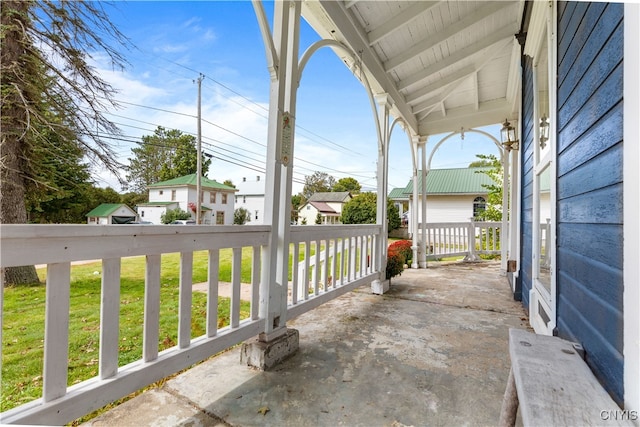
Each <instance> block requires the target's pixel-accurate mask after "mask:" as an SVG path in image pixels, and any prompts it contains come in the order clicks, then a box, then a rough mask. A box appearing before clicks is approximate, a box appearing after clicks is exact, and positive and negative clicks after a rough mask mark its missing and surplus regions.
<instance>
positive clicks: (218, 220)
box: [216, 211, 224, 225]
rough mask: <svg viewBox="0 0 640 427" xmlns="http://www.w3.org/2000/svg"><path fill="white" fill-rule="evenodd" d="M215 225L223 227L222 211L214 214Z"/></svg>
mask: <svg viewBox="0 0 640 427" xmlns="http://www.w3.org/2000/svg"><path fill="white" fill-rule="evenodd" d="M216 224H217V225H224V212H223V211H218V212H216Z"/></svg>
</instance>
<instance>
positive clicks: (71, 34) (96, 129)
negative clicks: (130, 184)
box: [0, 0, 126, 284]
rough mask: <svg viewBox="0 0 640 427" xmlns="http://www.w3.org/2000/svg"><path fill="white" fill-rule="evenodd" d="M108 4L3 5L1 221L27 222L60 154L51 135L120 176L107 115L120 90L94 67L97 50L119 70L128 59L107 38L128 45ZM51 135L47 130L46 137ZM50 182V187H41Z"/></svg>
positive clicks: (16, 270) (25, 270)
mask: <svg viewBox="0 0 640 427" xmlns="http://www.w3.org/2000/svg"><path fill="white" fill-rule="evenodd" d="M103 5H104V3H102V2H84V1H64V2H55V1H40V2H35V1H23V0H3V2H2V7H1V8H0V21H1V26H2V30H1V33H0V37H1V43H2V49H1V50H0V79H1V82H0V84H1V92H2V106H1V108H2V114H1V118H2V119H1V120H2V122H1V124H0V127H1V128H2V136H1V139H2V140H1V142H0V158H1V159H2V169H1V176H0V194H1V195H2V200H1V202H0V222H1V223H3V224H22V223H26V222H27V199H28V197H29V196H28V191H29V185H30V183H33V182H40V181H41V180H40V176H39V174H38V172H37V165H38V164H39V163H40V161H41V160H42V158H43V157H49V156H51V157H56V152H55V149H56V147H55V146H54V145H53V144H49V143H48V141H47V139H46V136H47V135H49V136H50V135H51V134H57V135H59V136H60V137H61V138H66V139H67V140H68V141H69V142H71V141H74V142H75V143H77V144H78V146H79V147H80V149H81V150H82V151H83V153H84V155H86V156H88V157H89V158H90V160H92V161H96V162H99V163H102V164H103V165H104V166H105V167H106V168H107V169H108V170H110V171H112V172H113V173H114V174H115V175H116V176H118V173H119V169H120V165H119V163H118V162H117V160H116V156H115V154H114V153H113V151H112V149H111V146H110V145H109V143H107V142H104V141H103V140H102V139H101V138H100V135H104V134H108V135H114V134H117V133H118V132H117V127H116V126H115V125H114V124H113V123H112V122H110V121H109V120H108V119H107V118H106V117H105V116H104V114H103V112H104V111H105V109H106V108H107V107H108V106H110V105H113V102H112V99H113V95H114V94H115V92H114V90H113V88H112V87H111V86H110V85H109V84H108V83H107V82H105V81H104V80H102V79H101V78H100V77H99V76H98V75H97V74H95V71H94V68H93V67H92V66H90V65H89V61H88V59H89V58H90V56H89V52H100V53H106V55H107V57H108V58H109V59H110V60H111V62H112V64H114V66H116V67H121V66H123V65H124V63H125V61H124V59H123V57H122V56H121V55H120V54H119V52H118V51H117V50H116V49H114V48H112V47H111V46H109V44H108V43H107V41H105V38H107V39H109V40H111V41H115V42H116V44H119V45H124V44H126V39H125V38H124V36H123V35H122V34H121V33H120V32H119V31H118V30H117V29H116V28H115V27H114V26H113V25H112V24H111V22H110V21H109V18H108V14H107V13H106V12H105V10H104V9H103ZM45 130H47V131H46V132H45ZM40 183H41V184H43V185H46V183H45V182H40ZM2 274H4V280H5V283H13V284H21V283H33V282H37V281H38V276H37V274H36V271H35V268H34V267H33V266H28V267H12V268H7V269H5V270H4V271H3V272H2Z"/></svg>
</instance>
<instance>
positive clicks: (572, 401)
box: [500, 329, 637, 427]
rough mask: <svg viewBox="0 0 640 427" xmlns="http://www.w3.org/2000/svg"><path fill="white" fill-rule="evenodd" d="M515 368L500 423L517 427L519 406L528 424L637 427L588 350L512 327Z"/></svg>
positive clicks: (512, 370)
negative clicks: (587, 354) (599, 373)
mask: <svg viewBox="0 0 640 427" xmlns="http://www.w3.org/2000/svg"><path fill="white" fill-rule="evenodd" d="M509 354H510V356H511V371H510V372H509V380H508V383H507V388H506V391H505V395H504V400H503V402H502V411H501V413H500V426H513V425H515V421H516V414H517V412H518V406H519V407H520V415H521V417H522V423H523V425H524V426H525V427H526V426H601V425H607V426H633V425H634V424H633V423H632V422H631V421H630V418H631V419H633V418H635V417H637V414H634V413H630V412H629V411H626V412H625V411H623V410H622V409H620V407H618V405H617V404H616V403H615V402H614V401H613V399H612V398H611V397H610V396H609V394H607V392H606V391H605V390H604V389H603V388H602V386H601V385H600V383H599V382H598V380H597V379H596V378H595V376H594V375H593V373H592V372H591V370H590V369H589V367H588V366H587V364H586V363H585V361H584V360H583V354H584V352H583V350H582V347H581V346H580V345H579V344H575V343H572V342H569V341H566V340H563V339H560V338H558V337H550V336H545V335H537V334H534V333H531V332H527V331H524V330H521V329H510V330H509Z"/></svg>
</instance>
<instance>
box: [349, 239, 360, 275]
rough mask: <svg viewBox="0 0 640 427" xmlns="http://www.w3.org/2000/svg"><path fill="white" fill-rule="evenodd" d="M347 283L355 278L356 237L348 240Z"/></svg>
mask: <svg viewBox="0 0 640 427" xmlns="http://www.w3.org/2000/svg"><path fill="white" fill-rule="evenodd" d="M349 249H350V250H349V261H350V263H349V264H350V265H349V281H352V280H355V278H356V265H357V264H356V262H357V259H358V246H357V237H351V238H349Z"/></svg>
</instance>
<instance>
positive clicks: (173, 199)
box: [136, 174, 237, 225]
mask: <svg viewBox="0 0 640 427" xmlns="http://www.w3.org/2000/svg"><path fill="white" fill-rule="evenodd" d="M197 184H198V183H197V175H196V174H190V175H184V176H180V177H177V178H173V179H169V180H166V181H161V182H156V183H154V184H151V185H149V186H148V187H147V188H148V190H149V201H148V202H147V203H140V204H138V205H137V206H136V210H137V212H138V215H139V216H140V220H141V221H149V222H152V223H154V224H162V221H161V219H160V218H161V217H162V215H163V214H164V213H166V212H167V210H169V209H181V210H183V211H186V212H189V213H190V214H191V217H192V218H193V219H194V220H195V219H196V211H197V205H196V203H197V201H198V196H197ZM200 185H201V193H200V224H218V225H231V224H233V211H234V208H235V197H234V195H235V192H236V191H237V190H236V189H235V188H233V187H230V186H228V185H225V184H220V183H219V182H217V181H215V180H213V179H209V178H207V177H202V178H201V179H200Z"/></svg>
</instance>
